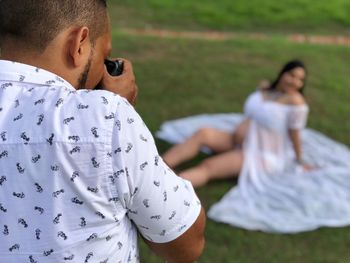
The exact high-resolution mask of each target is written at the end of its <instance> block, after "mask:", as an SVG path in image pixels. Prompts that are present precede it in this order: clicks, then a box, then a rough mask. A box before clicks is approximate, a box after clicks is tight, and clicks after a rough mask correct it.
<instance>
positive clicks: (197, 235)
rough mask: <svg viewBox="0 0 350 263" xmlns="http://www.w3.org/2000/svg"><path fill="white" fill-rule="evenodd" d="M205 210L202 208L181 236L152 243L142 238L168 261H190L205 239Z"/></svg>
mask: <svg viewBox="0 0 350 263" xmlns="http://www.w3.org/2000/svg"><path fill="white" fill-rule="evenodd" d="M205 221H206V217H205V212H204V209H203V208H202V210H201V212H200V214H199V216H198V218H197V220H196V221H195V222H194V224H193V225H192V226H191V227H190V228H189V229H188V230H187V231H186V232H185V233H183V234H182V235H181V236H179V237H178V238H176V239H175V240H173V241H170V242H167V243H154V242H151V241H148V240H146V239H144V241H145V242H146V243H147V244H148V246H149V247H150V248H151V250H152V251H153V252H155V253H156V254H157V255H158V256H160V257H162V258H164V259H165V260H166V261H167V262H168V263H175V262H176V263H192V262H195V261H196V260H197V259H198V258H199V256H200V255H201V254H202V252H203V248H204V244H205V239H204V228H205Z"/></svg>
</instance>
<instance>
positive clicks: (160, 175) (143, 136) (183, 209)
mask: <svg viewBox="0 0 350 263" xmlns="http://www.w3.org/2000/svg"><path fill="white" fill-rule="evenodd" d="M115 117H116V119H115V120H116V124H115V131H114V133H116V134H117V135H118V136H114V137H116V138H117V139H116V140H115V141H114V142H113V144H115V147H119V154H120V155H119V158H115V163H114V165H113V166H114V169H116V170H118V169H119V171H123V172H121V173H120V176H119V179H118V180H120V182H119V184H118V186H117V187H118V194H119V196H121V197H122V199H123V200H122V203H123V206H124V207H125V208H126V209H127V210H128V212H127V215H128V217H129V218H130V220H132V221H133V222H134V224H135V225H136V227H137V228H138V230H139V232H140V233H141V234H142V236H143V237H145V238H146V239H148V240H150V241H152V242H156V243H163V242H169V241H172V240H174V239H176V238H177V237H179V236H181V235H182V234H183V233H184V232H185V231H186V230H188V229H189V228H190V227H191V225H192V224H193V223H194V222H195V221H196V219H197V218H198V216H199V213H200V210H201V204H200V201H199V199H198V197H197V196H196V194H195V192H194V189H193V187H192V185H191V183H190V182H188V181H186V180H184V179H182V178H180V177H178V176H177V175H176V174H175V173H174V172H173V171H172V170H171V169H170V168H169V167H168V166H167V165H166V164H165V163H164V161H163V160H162V158H161V157H160V156H159V154H158V152H157V149H156V145H155V142H154V139H153V136H152V134H151V133H150V131H149V130H148V128H147V127H146V125H145V124H144V122H143V121H142V119H141V117H140V116H139V115H138V114H137V112H136V111H135V110H134V108H133V107H132V106H131V105H130V104H129V103H128V102H127V101H126V100H124V99H122V100H120V102H119V106H118V110H117V113H116V116H115ZM114 135H115V134H114ZM120 167H121V168H120Z"/></svg>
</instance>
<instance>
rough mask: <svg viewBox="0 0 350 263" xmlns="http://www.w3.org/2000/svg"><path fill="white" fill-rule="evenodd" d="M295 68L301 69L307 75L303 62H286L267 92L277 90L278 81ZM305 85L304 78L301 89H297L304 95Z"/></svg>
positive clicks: (297, 60) (295, 60) (294, 60)
mask: <svg viewBox="0 0 350 263" xmlns="http://www.w3.org/2000/svg"><path fill="white" fill-rule="evenodd" d="M295 68H302V69H304V70H305V73H307V70H306V67H305V64H304V62H302V61H301V60H299V59H293V60H290V61H288V62H287V63H286V64H285V65H284V66H283V67H282V69H281V71H280V72H279V73H278V76H277V78H276V79H275V80H274V81H273V82H272V83H271V85H270V87H269V90H275V89H276V88H277V85H278V82H279V81H280V79H281V77H282V75H283V74H284V73H286V72H288V71H291V70H293V69H295ZM305 84H306V76H305V79H304V85H303V87H301V89H299V92H300V93H301V94H302V95H304V89H305Z"/></svg>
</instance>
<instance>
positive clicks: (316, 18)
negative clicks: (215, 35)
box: [110, 0, 350, 34]
mask: <svg viewBox="0 0 350 263" xmlns="http://www.w3.org/2000/svg"><path fill="white" fill-rule="evenodd" d="M110 3H111V8H110V9H111V11H112V12H113V13H114V14H115V16H114V22H116V23H117V24H118V25H119V26H122V27H138V28H144V27H155V28H167V29H180V30H181V29H182V30H183V29H186V30H222V31H250V32H257V31H263V32H279V33H286V32H289V33H290V32H306V33H307V32H309V33H310V32H311V33H315V32H317V33H322V34H334V33H338V34H346V33H349V26H350V16H349V15H348V13H349V10H350V2H349V1H347V0H332V1H329V0H318V1H310V0H283V1H276V0H265V1H262V0H249V1H246V0H234V1H232V0H218V1H212V0H201V1H197V0H186V1H185V0H183V1H181V0H180V1H179V0H148V1H144V0H112V1H110Z"/></svg>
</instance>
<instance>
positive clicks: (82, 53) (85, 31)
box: [69, 27, 92, 67]
mask: <svg viewBox="0 0 350 263" xmlns="http://www.w3.org/2000/svg"><path fill="white" fill-rule="evenodd" d="M91 48H92V47H91V42H90V30H89V28H88V27H80V28H78V29H76V30H74V31H72V33H71V36H70V41H69V56H70V60H71V62H72V63H73V65H74V66H75V67H80V66H81V65H85V64H86V61H87V60H88V59H89V57H90V53H91Z"/></svg>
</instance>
